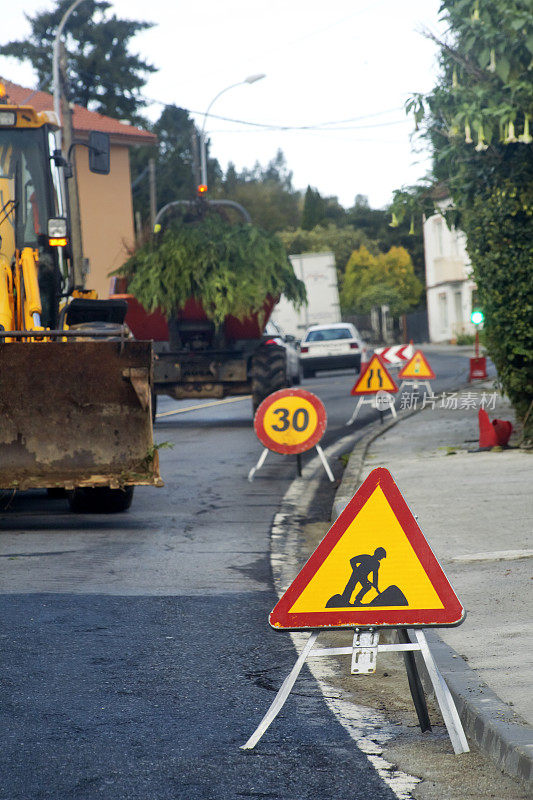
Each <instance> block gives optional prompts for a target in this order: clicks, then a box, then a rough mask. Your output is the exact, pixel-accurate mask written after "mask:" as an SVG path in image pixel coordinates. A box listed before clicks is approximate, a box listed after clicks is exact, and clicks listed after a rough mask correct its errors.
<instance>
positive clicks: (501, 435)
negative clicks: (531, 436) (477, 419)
mask: <svg viewBox="0 0 533 800" xmlns="http://www.w3.org/2000/svg"><path fill="white" fill-rule="evenodd" d="M492 427H493V428H494V432H495V434H496V439H497V441H498V444H499V445H500V447H505V445H506V444H507V443H508V441H509V439H510V438H511V434H512V432H513V426H512V425H511V423H510V422H509V421H508V420H506V419H493V420H492Z"/></svg>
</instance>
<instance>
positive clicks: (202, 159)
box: [200, 73, 266, 192]
mask: <svg viewBox="0 0 533 800" xmlns="http://www.w3.org/2000/svg"><path fill="white" fill-rule="evenodd" d="M265 77H266V75H264V74H263V73H260V74H258V75H249V76H248V77H247V78H245V79H244V80H243V81H239V82H238V83H232V84H231V86H226V88H225V89H222V91H220V92H219V93H218V94H216V95H215V96H214V97H213V99H212V100H211V102H210V103H209V105H208V106H207V111H206V112H205V114H204V121H203V124H202V130H201V131H200V168H201V176H202V186H205V187H207V153H206V145H205V123H206V122H207V117H208V116H209V112H210V111H211V108H212V106H213V103H215V101H216V100H218V98H219V97H220V96H221V95H222V94H224V93H225V92H229V90H230V89H234V88H235V87H236V86H242V85H243V84H245V83H255V82H256V81H260V80H261V79H262V78H265ZM204 192H205V189H204Z"/></svg>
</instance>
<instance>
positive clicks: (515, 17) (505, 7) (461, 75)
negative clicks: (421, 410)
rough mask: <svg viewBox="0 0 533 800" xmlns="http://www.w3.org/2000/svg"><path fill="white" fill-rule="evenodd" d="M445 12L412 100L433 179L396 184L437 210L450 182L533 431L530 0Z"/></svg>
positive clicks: (405, 206) (498, 355) (507, 376)
mask: <svg viewBox="0 0 533 800" xmlns="http://www.w3.org/2000/svg"><path fill="white" fill-rule="evenodd" d="M441 13H442V15H443V18H444V19H445V21H446V22H447V24H448V34H447V36H446V38H445V39H444V40H443V41H439V42H438V44H439V48H440V64H441V72H440V77H439V80H438V83H437V85H436V86H435V88H434V89H433V91H432V92H430V93H429V94H428V95H426V96H422V95H417V96H415V97H413V98H412V99H411V101H410V102H409V104H408V108H409V110H412V111H413V112H414V114H415V119H416V122H417V125H418V126H419V127H420V129H421V132H422V133H423V135H424V136H425V137H426V138H427V139H428V140H429V141H430V143H431V145H432V147H433V153H434V167H433V174H432V176H431V181H430V182H429V184H427V183H426V184H425V185H421V186H418V187H414V188H413V189H412V190H404V191H401V192H398V193H397V195H396V199H395V208H394V211H395V216H396V219H399V218H400V217H401V215H402V214H410V213H411V211H413V210H414V209H415V208H422V209H423V210H424V211H425V212H426V213H428V212H431V211H433V210H434V205H433V196H434V195H433V194H432V191H431V185H432V184H435V183H441V184H443V185H444V186H445V188H446V189H447V192H448V195H449V197H450V198H451V200H452V206H451V208H450V209H449V211H448V212H447V217H448V219H449V221H450V222H455V223H456V224H457V225H459V226H460V227H461V228H462V229H463V230H464V232H465V233H466V237H467V249H468V254H469V257H470V260H471V262H472V267H473V271H474V277H475V280H476V282H477V286H478V293H479V298H480V300H481V303H482V305H483V308H484V311H485V320H486V321H485V341H486V343H487V346H488V349H489V353H490V355H491V356H492V358H493V360H494V362H495V364H496V367H497V369H498V374H499V378H500V380H501V383H502V386H503V389H504V390H505V391H506V392H507V393H508V395H509V397H510V398H511V400H512V401H513V403H514V404H515V407H516V409H517V412H518V415H519V416H521V417H522V418H524V419H525V418H526V417H527V418H528V420H529V422H528V425H529V428H528V431H527V433H528V435H529V436H530V435H531V432H532V425H533V412H532V411H531V408H532V403H533V335H532V328H531V324H530V323H529V322H526V323H524V320H527V319H529V320H531V312H532V309H533V300H532V298H531V278H530V273H529V269H530V265H531V259H532V255H533V248H532V235H531V216H532V214H533V192H532V186H533V151H532V142H533V137H532V136H531V132H530V124H531V119H532V118H533V82H532V81H531V70H532V67H533V27H532V17H531V4H530V2H529V0H481V1H480V0H443V2H442V3H441ZM489 243H490V244H489ZM528 412H529V416H528Z"/></svg>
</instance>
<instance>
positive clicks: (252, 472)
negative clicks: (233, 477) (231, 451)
mask: <svg viewBox="0 0 533 800" xmlns="http://www.w3.org/2000/svg"><path fill="white" fill-rule="evenodd" d="M267 455H268V447H265V449H264V450H263V452H262V453H261V455H260V456H259V461H258V462H257V464H256V465H255V467H252V469H251V470H250V472H249V473H248V480H249V481H250V483H251V482H252V481H253V479H254V475H255V473H256V472H257V470H258V469H261V467H262V466H263V464H264V463H265V459H266V457H267Z"/></svg>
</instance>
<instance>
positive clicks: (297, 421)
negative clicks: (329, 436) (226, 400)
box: [254, 389, 327, 455]
mask: <svg viewBox="0 0 533 800" xmlns="http://www.w3.org/2000/svg"><path fill="white" fill-rule="evenodd" d="M326 424H327V415H326V409H325V408H324V405H323V403H322V401H321V400H320V399H319V398H318V397H317V396H316V395H314V394H312V392H307V391H306V390H305V389H280V391H278V392H273V394H270V395H269V396H268V397H267V398H266V399H265V400H263V402H262V403H261V405H260V406H259V408H258V409H257V411H256V413H255V417H254V428H255V432H256V434H257V437H258V438H259V440H260V442H262V444H264V446H265V447H267V448H268V449H269V450H272V451H273V452H274V453H282V454H283V455H290V454H293V453H296V454H297V453H304V452H305V451H306V450H310V449H311V448H312V447H315V445H316V444H317V443H318V442H319V441H320V439H321V438H322V436H323V435H324V431H325V430H326Z"/></svg>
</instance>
